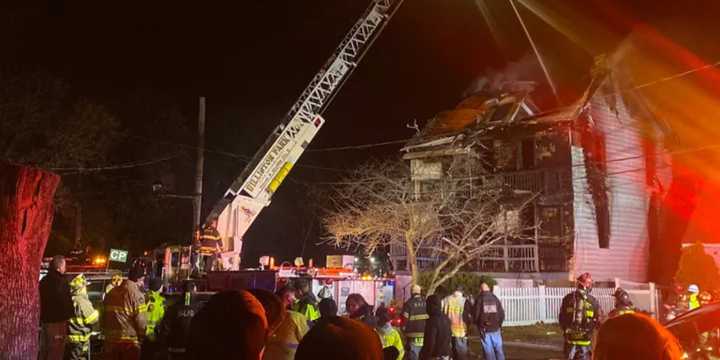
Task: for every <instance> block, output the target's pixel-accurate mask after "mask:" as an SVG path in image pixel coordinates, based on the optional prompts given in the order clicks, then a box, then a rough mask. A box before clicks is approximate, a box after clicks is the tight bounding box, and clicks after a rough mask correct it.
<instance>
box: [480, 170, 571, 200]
mask: <svg viewBox="0 0 720 360" xmlns="http://www.w3.org/2000/svg"><path fill="white" fill-rule="evenodd" d="M571 176H572V175H571V172H570V170H569V169H540V170H529V171H514V172H505V173H498V174H491V175H484V176H482V177H481V179H480V180H481V183H482V186H486V187H508V188H510V189H512V190H525V191H530V192H533V193H545V194H549V193H553V192H558V191H564V190H569V189H570V185H571V179H572V177H571Z"/></svg>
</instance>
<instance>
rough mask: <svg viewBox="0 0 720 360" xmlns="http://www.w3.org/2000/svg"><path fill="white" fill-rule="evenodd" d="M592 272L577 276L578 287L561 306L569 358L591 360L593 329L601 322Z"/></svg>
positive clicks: (566, 349) (561, 324) (566, 353)
mask: <svg viewBox="0 0 720 360" xmlns="http://www.w3.org/2000/svg"><path fill="white" fill-rule="evenodd" d="M592 283H593V282H592V277H591V276H590V273H583V274H582V275H580V276H579V277H578V278H577V288H576V289H575V291H573V292H572V293H570V294H567V295H566V296H565V297H564V298H563V301H562V305H561V306H560V314H559V316H558V318H559V320H560V327H561V328H562V330H563V335H564V337H565V344H564V345H565V346H564V353H565V359H568V360H575V359H577V360H589V359H590V358H591V356H590V351H591V349H592V344H591V342H592V336H593V331H594V330H595V328H596V327H597V325H598V324H599V322H600V316H601V310H600V304H599V303H598V301H597V299H595V298H594V297H593V296H592V295H590V291H591V290H592Z"/></svg>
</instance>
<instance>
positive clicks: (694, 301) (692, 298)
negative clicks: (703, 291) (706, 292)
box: [688, 284, 700, 310]
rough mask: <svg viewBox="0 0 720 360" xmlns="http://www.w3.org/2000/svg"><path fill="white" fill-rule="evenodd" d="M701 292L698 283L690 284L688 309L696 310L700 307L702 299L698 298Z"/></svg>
mask: <svg viewBox="0 0 720 360" xmlns="http://www.w3.org/2000/svg"><path fill="white" fill-rule="evenodd" d="M699 293H700V288H699V287H698V286H697V285H695V284H691V285H690V286H688V310H694V309H697V308H699V307H700V301H699V300H698V294H699Z"/></svg>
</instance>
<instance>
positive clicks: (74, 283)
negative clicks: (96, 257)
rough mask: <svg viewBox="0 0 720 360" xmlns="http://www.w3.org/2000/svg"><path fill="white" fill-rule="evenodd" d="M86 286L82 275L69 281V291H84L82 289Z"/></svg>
mask: <svg viewBox="0 0 720 360" xmlns="http://www.w3.org/2000/svg"><path fill="white" fill-rule="evenodd" d="M87 284H88V282H87V280H86V279H85V275H83V274H78V276H75V277H74V278H73V279H72V280H71V281H70V289H71V290H72V291H73V292H76V291H78V290H82V289H84V288H85V287H86V286H87Z"/></svg>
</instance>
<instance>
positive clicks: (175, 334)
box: [158, 281, 199, 360]
mask: <svg viewBox="0 0 720 360" xmlns="http://www.w3.org/2000/svg"><path fill="white" fill-rule="evenodd" d="M194 292H195V284H194V283H193V282H191V281H188V282H186V283H185V284H184V287H183V299H182V300H181V301H178V302H176V303H175V304H173V305H172V306H170V307H169V308H168V309H167V312H166V313H165V316H164V317H163V318H162V320H161V321H160V326H159V330H158V344H160V345H161V346H162V347H163V348H164V349H165V351H167V358H168V359H169V360H182V359H185V358H186V357H185V353H186V351H187V345H188V343H189V341H190V322H191V321H192V318H193V317H194V316H195V314H196V313H197V311H198V310H199V309H198V305H197V303H196V302H193V301H192V296H193V293H194Z"/></svg>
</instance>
